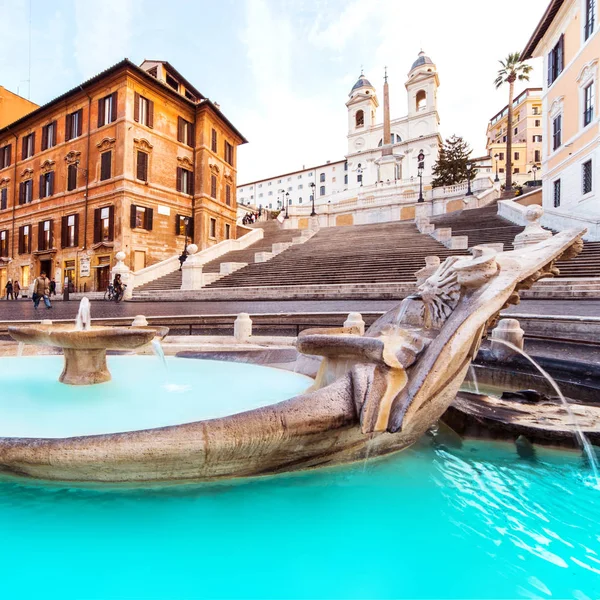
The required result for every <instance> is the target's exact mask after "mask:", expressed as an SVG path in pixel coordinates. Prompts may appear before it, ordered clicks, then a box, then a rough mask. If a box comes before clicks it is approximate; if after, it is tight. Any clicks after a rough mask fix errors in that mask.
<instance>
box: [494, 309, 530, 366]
mask: <svg viewBox="0 0 600 600" xmlns="http://www.w3.org/2000/svg"><path fill="white" fill-rule="evenodd" d="M524 335H525V332H524V331H523V330H522V329H521V327H520V326H519V321H517V319H501V320H500V322H499V323H498V325H496V327H495V328H494V329H493V331H492V336H491V342H492V344H491V349H492V354H493V355H494V356H495V357H496V359H497V360H508V359H509V358H511V357H512V356H514V355H515V354H518V352H517V351H516V350H513V349H512V348H509V347H508V346H505V345H504V344H500V343H498V342H494V340H502V341H504V342H509V343H510V344H512V345H513V346H516V347H517V348H519V350H523V337H524Z"/></svg>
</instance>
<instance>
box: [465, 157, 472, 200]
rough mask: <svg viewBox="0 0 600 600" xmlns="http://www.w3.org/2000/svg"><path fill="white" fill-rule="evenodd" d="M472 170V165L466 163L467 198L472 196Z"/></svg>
mask: <svg viewBox="0 0 600 600" xmlns="http://www.w3.org/2000/svg"><path fill="white" fill-rule="evenodd" d="M472 169H473V163H471V162H468V163H467V194H466V195H467V196H472V195H473V192H472V191H471V171H472Z"/></svg>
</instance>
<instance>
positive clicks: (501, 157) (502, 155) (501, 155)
mask: <svg viewBox="0 0 600 600" xmlns="http://www.w3.org/2000/svg"><path fill="white" fill-rule="evenodd" d="M498 160H504V152H500V156H499V157H498Z"/></svg>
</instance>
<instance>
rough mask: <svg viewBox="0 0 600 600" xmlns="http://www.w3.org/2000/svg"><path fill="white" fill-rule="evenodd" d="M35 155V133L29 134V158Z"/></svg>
mask: <svg viewBox="0 0 600 600" xmlns="http://www.w3.org/2000/svg"><path fill="white" fill-rule="evenodd" d="M34 154H35V131H34V132H33V133H32V134H31V156H33V155H34Z"/></svg>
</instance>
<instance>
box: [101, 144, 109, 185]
mask: <svg viewBox="0 0 600 600" xmlns="http://www.w3.org/2000/svg"><path fill="white" fill-rule="evenodd" d="M111 163H112V150H108V151H106V152H103V153H102V154H101V156H100V179H101V180H105V179H110V177H111V166H112V165H111Z"/></svg>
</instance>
